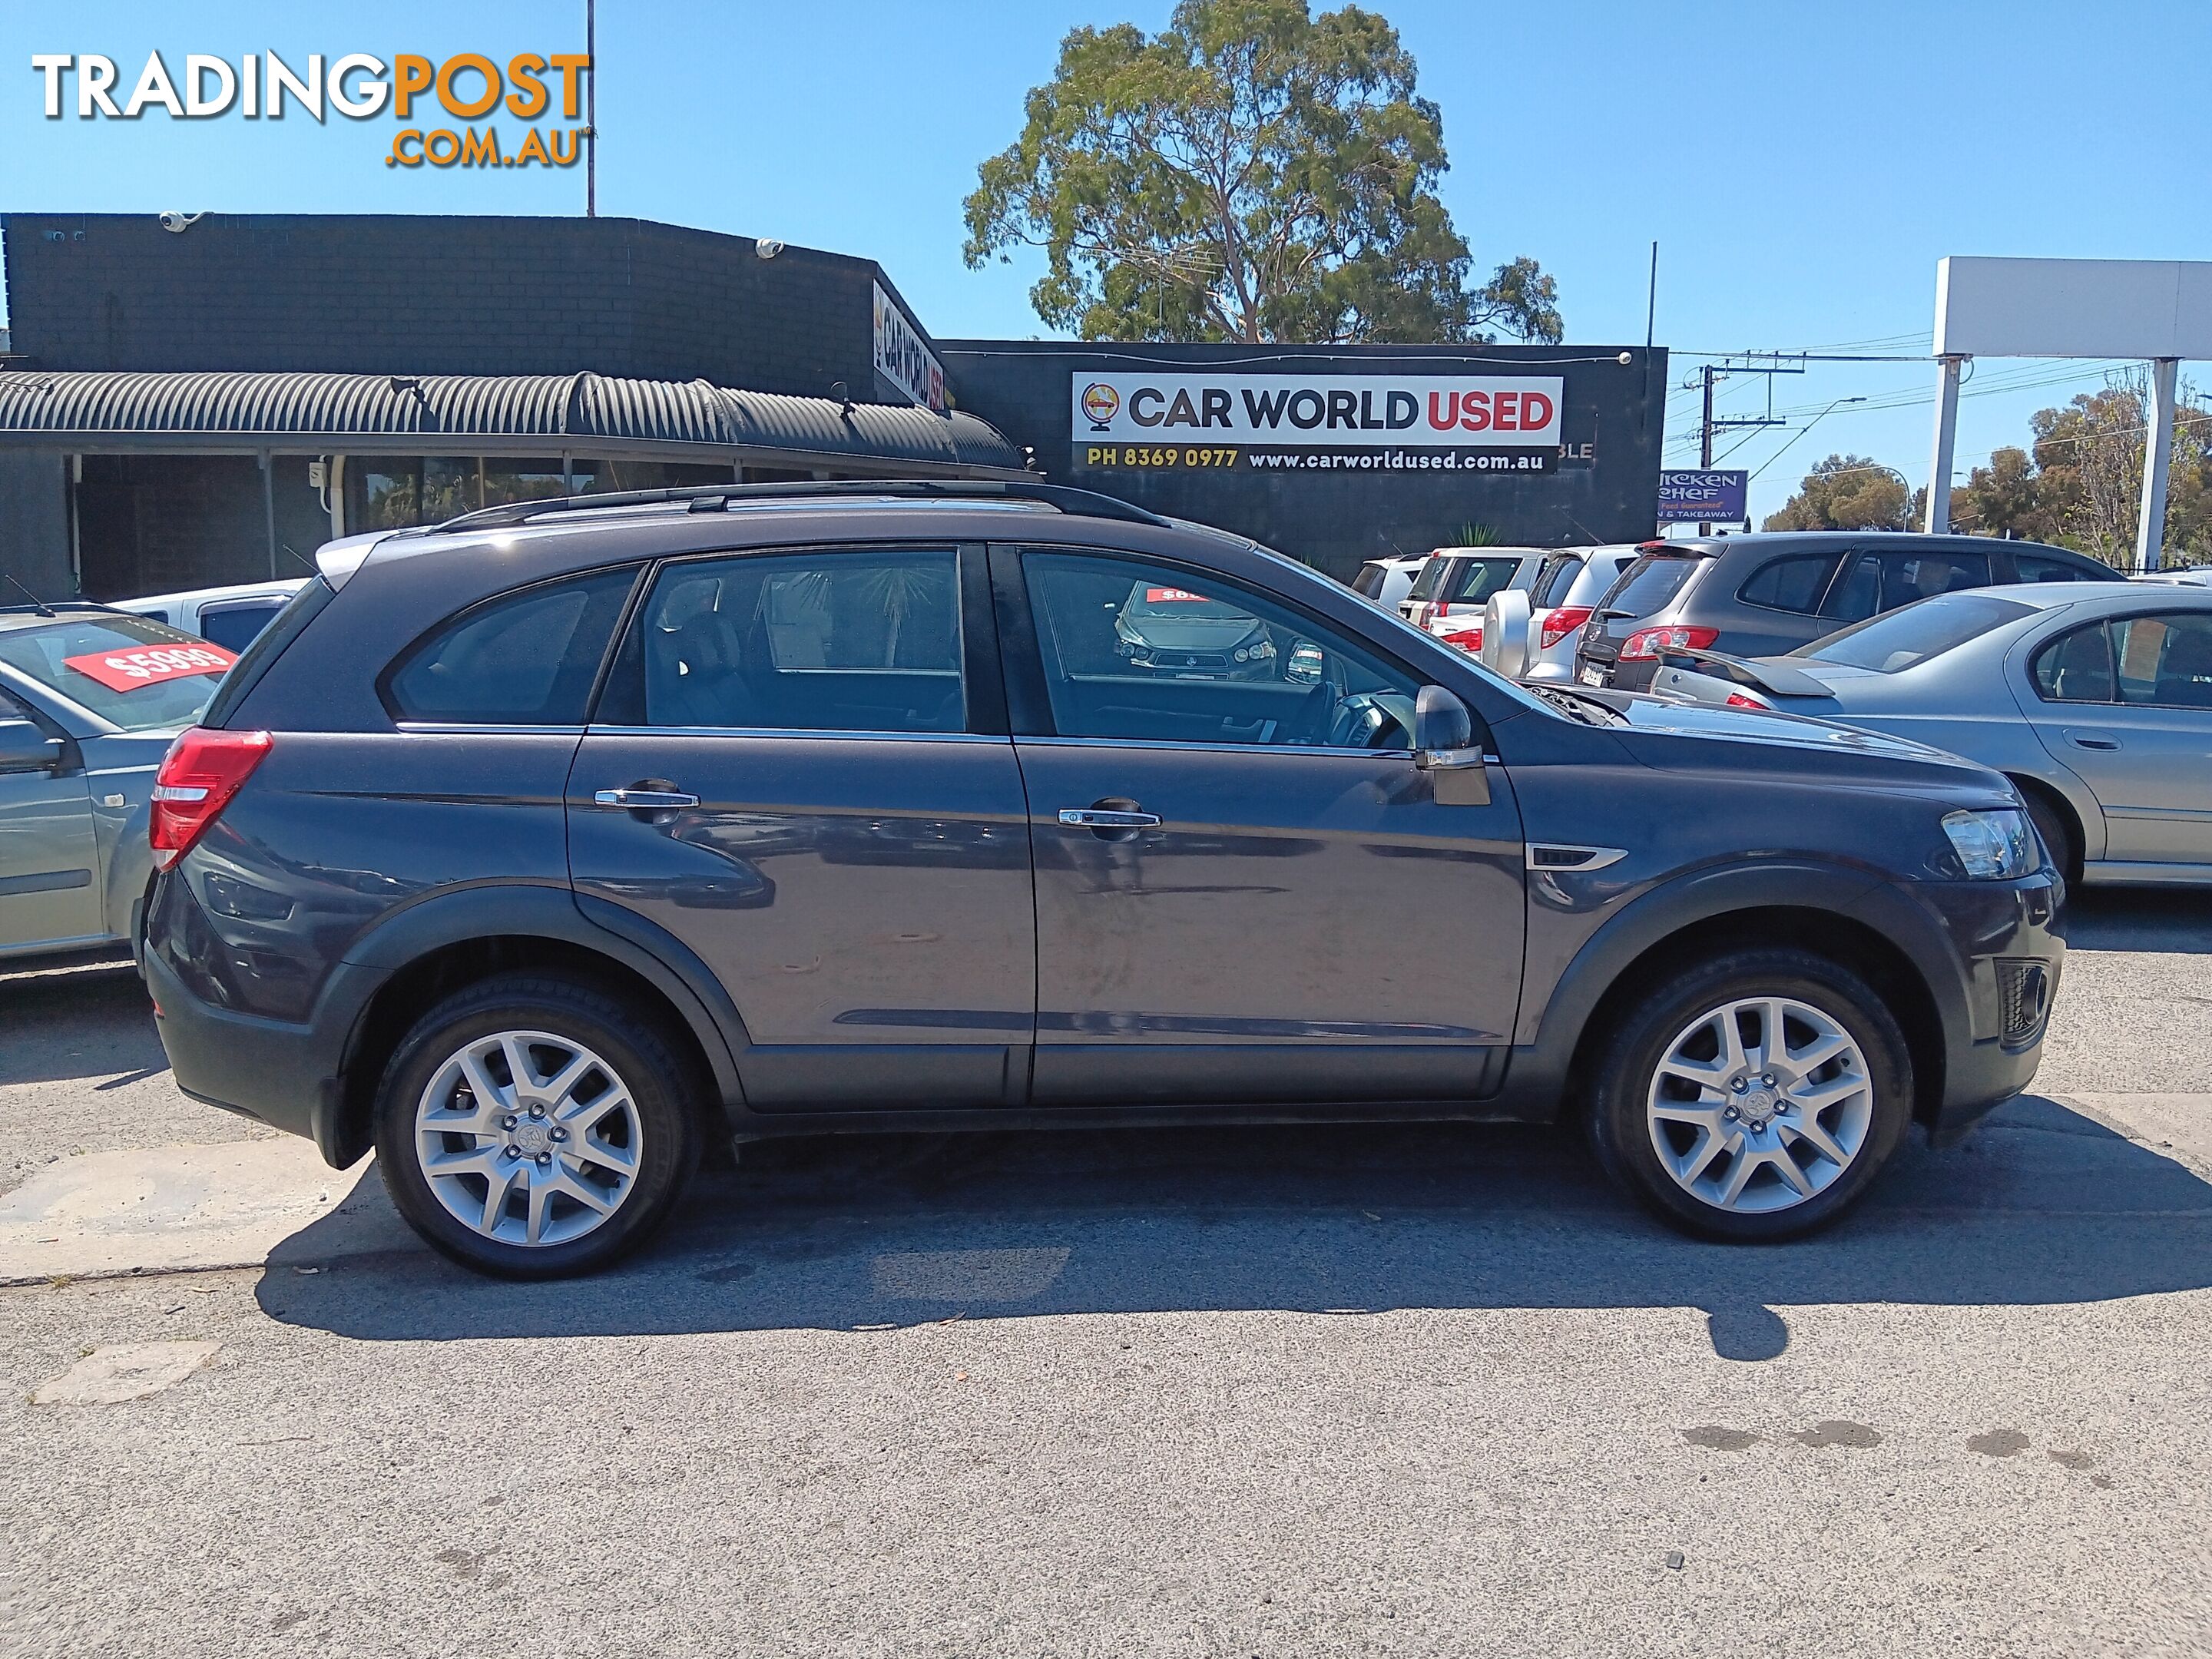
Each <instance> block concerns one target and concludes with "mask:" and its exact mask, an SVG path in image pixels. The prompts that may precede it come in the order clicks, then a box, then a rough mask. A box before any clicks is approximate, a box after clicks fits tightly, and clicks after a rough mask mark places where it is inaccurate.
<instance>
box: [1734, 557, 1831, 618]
mask: <svg viewBox="0 0 2212 1659" xmlns="http://www.w3.org/2000/svg"><path fill="white" fill-rule="evenodd" d="M1834 565H1835V560H1834V559H1833V558H1832V556H1828V555H1826V554H1799V555H1798V556H1796V557H1795V558H1790V559H1776V560H1773V561H1772V562H1769V563H1766V564H1763V565H1761V566H1759V568H1758V569H1756V570H1754V571H1753V572H1752V573H1751V580H1749V581H1747V582H1746V583H1745V584H1744V585H1743V586H1742V587H1741V589H1740V590H1739V591H1738V592H1737V593H1736V597H1737V598H1738V599H1741V600H1742V601H1743V602H1744V603H1745V604H1746V605H1765V607H1766V608H1767V609H1768V610H1770V611H1796V612H1798V613H1799V614H1800V615H1802V616H1808V617H1809V616H1811V615H1812V614H1813V613H1814V611H1818V610H1819V609H1820V591H1821V589H1823V588H1824V587H1826V586H1827V584H1828V572H1829V571H1830V570H1831V569H1832V568H1834Z"/></svg>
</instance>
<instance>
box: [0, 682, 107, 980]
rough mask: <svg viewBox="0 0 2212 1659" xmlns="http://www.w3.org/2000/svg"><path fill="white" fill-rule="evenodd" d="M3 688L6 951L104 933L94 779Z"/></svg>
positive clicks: (0, 758)
mask: <svg viewBox="0 0 2212 1659" xmlns="http://www.w3.org/2000/svg"><path fill="white" fill-rule="evenodd" d="M70 747H71V746H70V745H69V744H65V743H56V742H54V741H52V738H51V735H50V734H49V732H47V731H46V729H45V728H44V727H43V726H41V725H40V724H39V723H38V722H37V721H36V720H33V716H32V714H31V711H30V710H29V709H28V708H26V707H24V705H23V704H21V703H20V702H17V701H16V700H15V698H13V697H11V696H9V695H8V694H7V693H6V692H4V691H0V955H9V954H14V953H17V952H22V951H35V950H46V949H52V948H54V947H57V946H67V945H87V944H93V943H96V942H98V941H99V940H100V939H102V938H103V937H105V935H106V923H105V921H103V919H102V915H101V910H100V881H99V870H100V850H99V847H98V844H97V842H96V840H95V838H94V834H93V824H92V797H91V794H90V793H89V781H88V779H87V777H86V775H85V771H84V769H83V768H82V766H79V765H75V764H72V763H71V762H72V761H73V758H74V757H73V756H72V755H71V753H70Z"/></svg>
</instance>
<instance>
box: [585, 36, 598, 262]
mask: <svg viewBox="0 0 2212 1659" xmlns="http://www.w3.org/2000/svg"><path fill="white" fill-rule="evenodd" d="M584 73H585V74H586V76H589V77H590V78H589V79H587V80H586V82H584V216H585V217H586V219H596V218H598V217H599V0H584Z"/></svg>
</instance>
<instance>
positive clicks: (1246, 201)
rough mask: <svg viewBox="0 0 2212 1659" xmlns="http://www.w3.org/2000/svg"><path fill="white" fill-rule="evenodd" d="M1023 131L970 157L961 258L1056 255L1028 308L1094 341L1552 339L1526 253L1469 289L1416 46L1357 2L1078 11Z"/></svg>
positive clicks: (1553, 305) (1548, 307)
mask: <svg viewBox="0 0 2212 1659" xmlns="http://www.w3.org/2000/svg"><path fill="white" fill-rule="evenodd" d="M1026 113H1027V119H1026V121H1025V123H1024V125H1023V128H1022V134H1021V137H1019V138H1018V139H1017V140H1016V141H1015V142H1014V143H1012V145H1011V146H1009V147H1008V148H1007V149H1005V150H1004V151H1002V152H1001V153H1000V154H999V155H994V156H993V157H991V158H990V160H988V161H985V162H984V163H983V164H982V166H981V168H980V169H979V183H978V185H977V186H976V189H975V193H974V194H973V195H971V196H969V198H968V202H967V210H966V216H967V223H968V241H967V246H966V247H965V249H964V253H965V257H966V258H967V261H968V264H969V268H970V269H976V268H979V267H981V265H982V264H984V263H985V262H986V261H987V260H988V259H989V258H992V257H993V256H994V255H996V256H998V257H999V258H1000V259H1002V260H1004V259H1008V258H1011V256H1010V254H1009V252H1008V250H1010V249H1012V248H1014V247H1018V246H1034V247H1039V248H1042V249H1043V250H1044V252H1045V256H1046V272H1045V275H1044V276H1043V277H1042V279H1040V280H1039V281H1038V283H1036V286H1035V287H1033V288H1032V289H1030V303H1031V304H1032V305H1034V306H1035V307H1036V313H1037V315H1038V316H1040V317H1041V318H1042V319H1044V320H1045V321H1046V322H1047V323H1048V324H1051V325H1053V326H1054V327H1056V328H1065V329H1068V330H1071V331H1073V332H1075V333H1076V334H1078V335H1079V336H1080V337H1082V338H1084V339H1086V340H1181V341H1201V340H1235V341H1244V342H1249V343H1263V342H1269V341H1292V342H1299V343H1336V342H1349V341H1413V342H1425V341H1435V340H1488V339H1491V338H1492V337H1493V335H1492V332H1491V331H1492V330H1493V329H1496V330H1502V331H1504V332H1506V333H1510V334H1512V335H1515V336H1517V337H1520V338H1522V339H1536V340H1557V339H1559V337H1560V333H1561V325H1560V321H1559V294H1558V289H1557V288H1556V286H1555V284H1554V283H1553V279H1552V278H1551V277H1550V276H1547V275H1545V274H1544V272H1543V271H1542V270H1541V269H1540V268H1539V267H1538V265H1537V264H1536V262H1535V261H1534V260H1533V259H1528V258H1517V259H1513V260H1510V261H1509V262H1508V263H1506V264H1503V265H1500V266H1499V267H1498V270H1497V271H1496V272H1495V273H1494V274H1493V275H1492V276H1491V278H1490V279H1489V280H1488V281H1487V282H1485V283H1480V285H1470V282H1469V274H1470V269H1471V264H1472V259H1471V256H1470V255H1469V253H1468V246H1467V244H1466V242H1465V241H1463V240H1462V239H1461V237H1460V235H1459V233H1458V232H1457V231H1456V230H1455V229H1454V228H1453V227H1452V222H1451V216H1450V215H1449V213H1448V212H1446V211H1445V210H1444V205H1443V203H1442V202H1441V201H1439V200H1438V199H1437V195H1436V191H1435V185H1436V182H1437V179H1438V178H1439V177H1440V176H1441V175H1442V174H1443V172H1444V170H1445V167H1447V165H1448V163H1447V161H1446V160H1445V156H1444V143H1443V118H1442V117H1441V115H1440V114H1439V113H1438V112H1437V106H1435V105H1434V104H1432V103H1431V102H1429V101H1428V100H1426V99H1424V98H1421V97H1419V96H1417V95H1416V94H1415V91H1414V64H1413V58H1412V56H1411V55H1410V54H1409V53H1408V52H1407V51H1406V50H1405V48H1404V47H1403V46H1401V44H1400V43H1399V40H1398V34H1397V31H1396V30H1395V29H1394V28H1392V27H1390V25H1389V22H1387V21H1385V20H1384V19H1383V18H1381V17H1379V16H1377V15H1375V14H1374V13H1372V12H1369V11H1363V10H1361V9H1359V8H1358V6H1356V5H1347V6H1346V7H1344V8H1343V9H1341V10H1340V11H1333V12H1327V13H1324V14H1323V15H1321V16H1319V17H1316V16H1314V15H1312V14H1311V12H1310V10H1309V9H1308V6H1307V3H1306V0H1181V3H1179V4H1178V5H1177V6H1176V9H1175V13H1174V15H1173V16H1172V18H1171V19H1170V22H1169V26H1168V27H1167V29H1166V30H1165V31H1164V32H1163V33H1160V34H1159V35H1158V36H1155V37H1151V38H1147V37H1146V34H1145V33H1144V31H1143V30H1141V29H1139V28H1137V27H1134V26H1133V25H1131V24H1126V23H1124V24H1117V25H1115V26H1114V27H1110V28H1103V29H1099V28H1091V27H1081V28H1077V29H1074V30H1073V31H1071V32H1070V33H1068V34H1067V36H1066V38H1065V39H1064V40H1061V42H1060V63H1059V66H1058V68H1057V70H1055V72H1054V76H1053V78H1052V80H1051V82H1049V83H1048V84H1047V85H1044V86H1042V87H1036V88H1032V89H1031V90H1030V94H1029V97H1028V100H1027V104H1026Z"/></svg>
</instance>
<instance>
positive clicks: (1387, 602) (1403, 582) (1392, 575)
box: [1352, 553, 1432, 611]
mask: <svg viewBox="0 0 2212 1659" xmlns="http://www.w3.org/2000/svg"><path fill="white" fill-rule="evenodd" d="M1431 557H1432V555H1431V554H1427V553H1415V554H1412V555H1409V556H1405V557H1401V558H1395V559H1370V560H1368V562H1366V563H1365V564H1363V565H1361V566H1360V567H1359V574H1358V575H1357V576H1354V577H1353V578H1352V592H1355V593H1357V594H1358V595H1359V596H1360V597H1361V598H1362V599H1370V600H1372V601H1373V602H1374V603H1375V604H1376V605H1380V606H1382V608H1383V610H1385V611H1395V610H1397V609H1398V604H1399V601H1400V600H1401V599H1404V598H1405V597H1406V595H1407V593H1409V592H1412V591H1413V579H1414V578H1415V577H1416V576H1419V574H1421V567H1422V566H1423V565H1425V564H1426V563H1427V562H1429V560H1430V559H1431Z"/></svg>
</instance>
